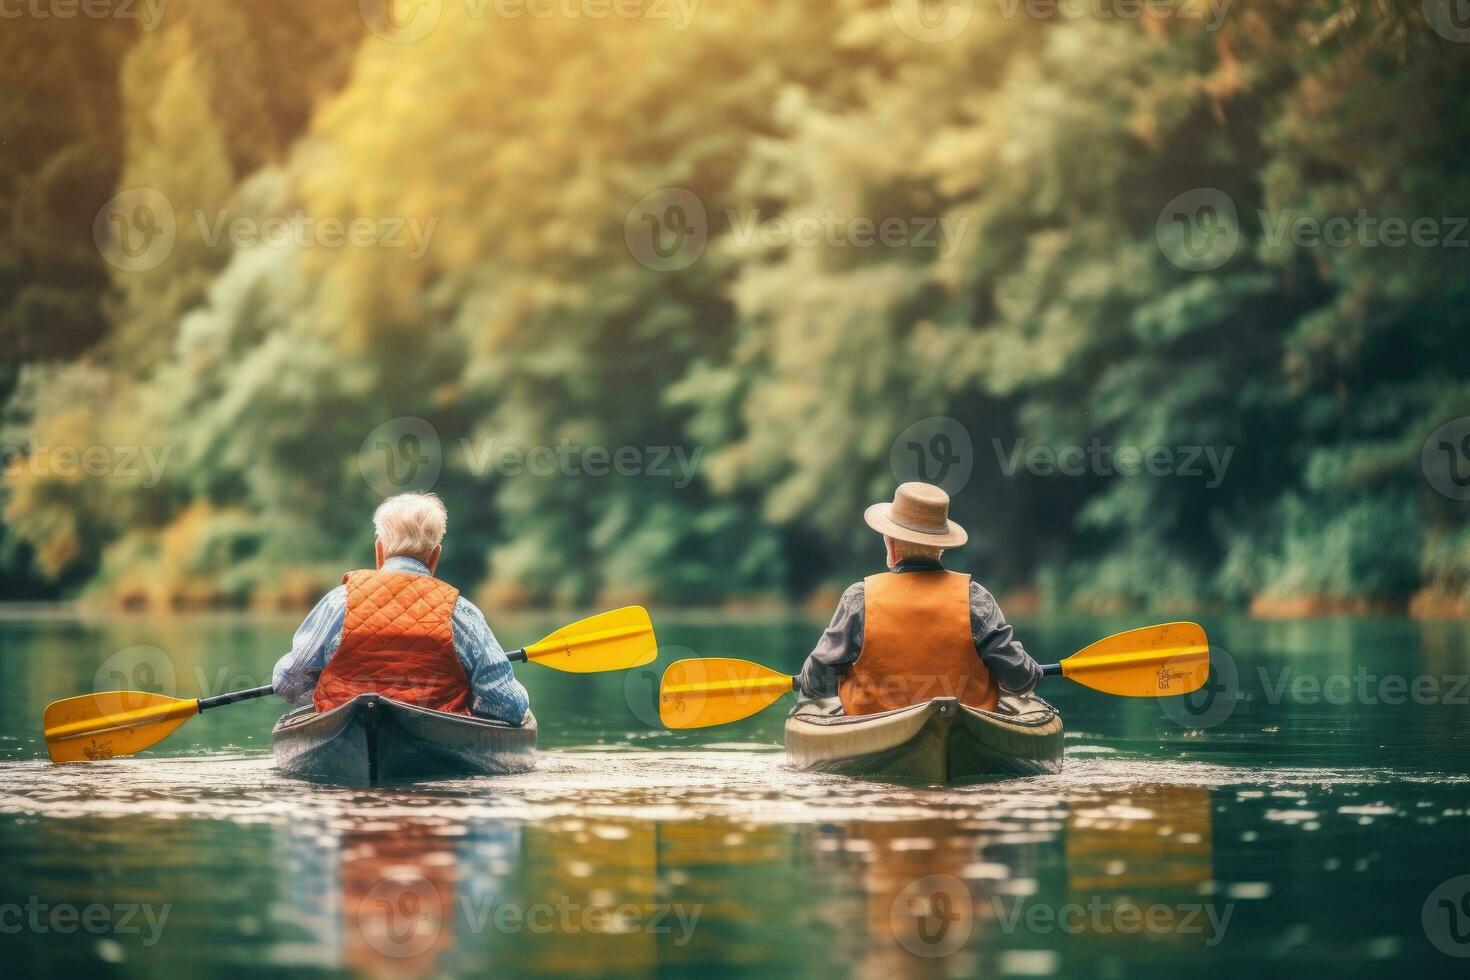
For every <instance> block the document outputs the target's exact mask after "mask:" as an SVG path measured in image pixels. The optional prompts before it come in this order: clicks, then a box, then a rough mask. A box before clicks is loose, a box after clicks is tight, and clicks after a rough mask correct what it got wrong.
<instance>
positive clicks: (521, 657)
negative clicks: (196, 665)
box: [199, 648, 526, 711]
mask: <svg viewBox="0 0 1470 980" xmlns="http://www.w3.org/2000/svg"><path fill="white" fill-rule="evenodd" d="M505 659H507V660H510V661H519V662H520V663H525V662H526V651H525V648H522V649H520V650H512V651H511V652H510V653H507V654H506V655H505ZM274 693H276V689H275V688H274V687H271V686H270V685H269V684H267V685H266V686H265V687H252V688H250V689H249V690H247V691H231V692H230V693H228V694H216V695H215V696H214V697H212V698H200V699H199V710H200V711H208V710H209V709H210V708H219V707H223V706H224V705H227V704H234V703H235V702H237V701H254V700H255V699H256V698H263V697H265V696H266V695H268V694H274Z"/></svg>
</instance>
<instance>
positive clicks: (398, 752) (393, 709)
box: [271, 694, 536, 786]
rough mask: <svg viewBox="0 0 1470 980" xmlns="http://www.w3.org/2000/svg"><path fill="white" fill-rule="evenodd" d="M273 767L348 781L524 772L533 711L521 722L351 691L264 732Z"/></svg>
mask: <svg viewBox="0 0 1470 980" xmlns="http://www.w3.org/2000/svg"><path fill="white" fill-rule="evenodd" d="M271 740H272V741H273V743H274V745H275V756H276V768H277V769H279V770H280V771H281V772H284V773H287V774H289V775H292V776H300V777H304V778H307V779H313V780H321V781H325V782H333V783H342V784H346V785H352V786H370V785H374V784H377V783H385V782H395V781H408V780H416V779H435V778H443V777H449V776H481V775H501V774H504V773H513V772H527V771H528V770H530V769H533V768H535V765H536V719H535V717H534V716H531V715H529V714H528V715H527V717H526V720H525V722H524V723H523V724H521V725H508V724H506V723H505V722H501V721H493V720H491V719H488V718H475V717H471V716H468V715H454V714H446V713H445V712H442V711H431V710H429V709H427V708H420V707H416V706H415V705H411V704H406V703H405V702H403V701H395V700H394V699H392V698H388V697H383V696H382V695H380V694H359V695H358V696H357V697H356V698H354V699H352V700H351V701H349V702H347V703H346V704H344V705H341V706H340V707H337V708H333V709H332V710H331V711H325V712H320V713H319V712H316V711H313V710H312V709H310V708H303V709H298V710H296V711H293V712H290V713H289V714H287V715H285V716H284V717H283V718H281V720H280V721H278V722H277V723H276V727H275V729H274V730H272V732H271Z"/></svg>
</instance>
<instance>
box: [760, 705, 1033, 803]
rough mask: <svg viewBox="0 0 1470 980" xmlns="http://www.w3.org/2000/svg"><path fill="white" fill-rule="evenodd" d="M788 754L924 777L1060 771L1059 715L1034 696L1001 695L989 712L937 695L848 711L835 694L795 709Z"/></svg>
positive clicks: (834, 767) (793, 758) (853, 772)
mask: <svg viewBox="0 0 1470 980" xmlns="http://www.w3.org/2000/svg"><path fill="white" fill-rule="evenodd" d="M786 758H787V761H788V762H789V763H790V764H791V765H793V766H795V767H797V768H798V769H805V770H808V771H811V772H830V773H839V774H842V775H848V776H867V777H872V778H880V779H903V780H913V781H918V782H924V783H961V782H974V781H980V780H987V779H997V778H1005V777H1011V776H1039V775H1045V774H1048V773H1055V772H1060V771H1061V768H1062V719H1061V716H1060V715H1059V714H1058V713H1057V710H1056V709H1055V708H1053V707H1052V706H1051V705H1049V704H1047V703H1046V702H1045V701H1043V700H1041V699H1040V698H1035V697H1033V698H1012V697H1004V698H1002V699H1001V701H1000V703H999V704H998V705H997V706H996V710H994V711H984V710H981V709H979V708H971V707H969V706H968V705H965V704H961V703H960V702H959V701H958V700H956V699H955V698H935V699H934V700H932V701H927V702H925V703H923V704H917V705H913V706H912V707H908V708H899V709H897V710H895V711H885V712H881V713H879V714H872V715H858V716H851V717H850V716H847V715H844V714H842V713H841V704H840V703H838V702H837V700H836V699H835V698H832V699H828V700H825V701H811V702H807V703H805V704H800V705H797V707H796V708H795V710H793V711H792V713H791V715H790V716H789V717H788V718H787V719H786Z"/></svg>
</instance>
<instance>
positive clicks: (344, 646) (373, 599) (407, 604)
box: [311, 571, 470, 715]
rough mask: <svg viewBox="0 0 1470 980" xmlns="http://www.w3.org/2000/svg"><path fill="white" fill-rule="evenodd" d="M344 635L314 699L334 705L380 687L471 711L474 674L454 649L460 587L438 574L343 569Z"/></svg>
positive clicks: (403, 697) (422, 702)
mask: <svg viewBox="0 0 1470 980" xmlns="http://www.w3.org/2000/svg"><path fill="white" fill-rule="evenodd" d="M342 581H343V583H344V584H345V585H346V586H347V618H346V619H345V620H344V621H343V623H342V642H341V645H339V646H338V647H337V652H336V653H335V654H333V655H332V659H331V661H329V662H328V663H327V668H326V670H323V671H322V675H321V677H320V678H318V679H317V682H316V690H315V691H313V692H312V696H311V699H312V702H313V703H314V704H315V705H316V710H318V711H330V710H331V709H332V708H335V707H337V706H338V705H342V704H345V703H347V702H348V701H351V700H352V699H353V698H355V697H356V696H357V695H359V694H366V693H369V692H377V693H378V694H383V695H386V696H387V697H390V698H396V699H397V700H399V701H407V702H408V703H409V704H416V705H419V706H420V707H424V708H432V709H434V710H435V711H449V712H453V713H454V714H461V715H467V714H469V713H470V708H469V704H470V682H469V679H468V678H467V677H466V676H465V672H464V666H463V665H462V664H461V663H460V661H459V655H458V654H456V653H455V652H454V604H455V602H457V601H458V600H459V590H458V589H456V588H454V587H453V586H451V585H449V584H448V583H446V582H441V581H440V580H439V579H436V578H434V577H433V576H432V575H414V574H413V573H411V572H383V571H361V572H348V573H347V574H346V575H344V576H343V577H342Z"/></svg>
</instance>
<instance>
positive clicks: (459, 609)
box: [454, 592, 490, 628]
mask: <svg viewBox="0 0 1470 980" xmlns="http://www.w3.org/2000/svg"><path fill="white" fill-rule="evenodd" d="M454 618H455V619H456V620H460V621H463V622H465V623H467V624H470V625H474V626H483V627H486V628H489V625H490V624H489V621H488V620H487V619H485V614H484V613H483V612H481V611H480V607H479V606H477V605H475V604H474V603H473V602H472V601H470V600H469V599H467V598H465V594H464V593H463V592H461V593H460V594H459V598H457V599H455V601H454Z"/></svg>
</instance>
